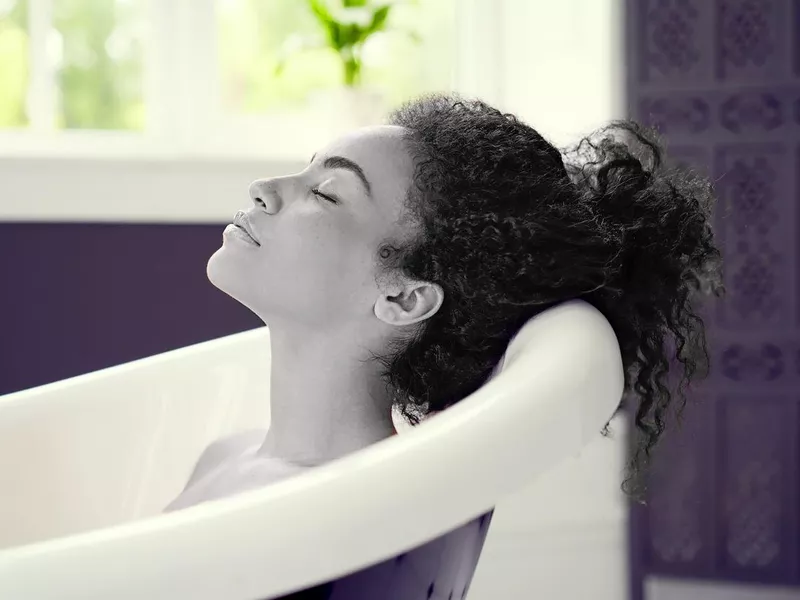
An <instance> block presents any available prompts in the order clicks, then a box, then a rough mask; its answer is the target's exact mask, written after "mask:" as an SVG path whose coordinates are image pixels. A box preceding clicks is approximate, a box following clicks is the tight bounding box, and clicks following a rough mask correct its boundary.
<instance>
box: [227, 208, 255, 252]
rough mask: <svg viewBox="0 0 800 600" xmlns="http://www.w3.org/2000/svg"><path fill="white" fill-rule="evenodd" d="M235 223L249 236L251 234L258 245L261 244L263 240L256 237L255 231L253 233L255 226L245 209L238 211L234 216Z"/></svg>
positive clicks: (251, 237)
mask: <svg viewBox="0 0 800 600" xmlns="http://www.w3.org/2000/svg"><path fill="white" fill-rule="evenodd" d="M233 224H234V225H236V227H238V228H239V229H241V230H242V231H244V232H245V233H246V234H247V235H248V236H250V239H252V240H253V241H254V242H255V243H256V245H258V246H260V245H261V242H259V241H258V238H257V237H256V235H255V233H253V226H252V224H251V223H250V219H248V217H247V213H246V212H244V211H243V210H240V211H239V212H237V213H236V215H235V216H234V217H233Z"/></svg>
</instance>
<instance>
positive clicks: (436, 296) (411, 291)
mask: <svg viewBox="0 0 800 600" xmlns="http://www.w3.org/2000/svg"><path fill="white" fill-rule="evenodd" d="M442 302H444V290H442V287H441V286H440V285H437V284H435V283H426V282H419V281H417V282H413V283H408V284H406V285H405V286H404V287H402V288H394V289H392V290H389V291H388V292H387V293H384V294H382V295H381V296H379V297H378V300H377V301H376V302H375V316H376V317H378V319H380V320H381V321H383V322H384V323H386V324H388V325H395V326H398V327H402V326H405V325H413V324H414V323H419V322H420V321H424V320H425V319H429V318H430V317H432V316H433V315H435V314H436V312H437V311H438V310H439V309H440V308H441V306H442Z"/></svg>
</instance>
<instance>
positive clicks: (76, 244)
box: [0, 223, 261, 394]
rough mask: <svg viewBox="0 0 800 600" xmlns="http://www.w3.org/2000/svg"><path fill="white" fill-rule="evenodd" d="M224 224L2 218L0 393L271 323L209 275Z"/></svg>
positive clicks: (0, 231) (0, 259)
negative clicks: (54, 221) (9, 220)
mask: <svg viewBox="0 0 800 600" xmlns="http://www.w3.org/2000/svg"><path fill="white" fill-rule="evenodd" d="M222 229H223V226H222V225H152V224H68V223H60V224H48V223H37V224H26V223H0V282H2V283H0V290H2V291H0V357H2V358H0V394H4V393H8V392H12V391H16V390H20V389H25V388H29V387H33V386H36V385H40V384H43V383H48V382H51V381H56V380H59V379H63V378H66V377H71V376H73V375H78V374H81V373H87V372H89V371H94V370H97V369H102V368H104V367H108V366H111V365H115V364H120V363H124V362H128V361H131V360H135V359H137V358H142V357H145V356H150V355H152V354H157V353H159V352H164V351H166V350H171V349H174V348H179V347H182V346H187V345H190V344H194V343H197V342H201V341H205V340H209V339H213V338H216V337H220V336H224V335H227V334H230V333H235V332H238V331H244V330H246V329H251V328H253V327H257V326H259V325H261V322H260V321H259V320H258V319H257V318H256V317H255V316H254V315H253V314H252V313H250V312H249V311H248V310H247V309H245V308H243V307H242V306H241V305H239V304H238V303H237V302H235V301H234V300H232V299H231V298H229V297H228V296H226V295H225V294H223V293H222V292H220V291H219V290H217V289H216V288H215V287H214V286H212V285H211V284H210V283H209V282H208V280H207V279H206V274H205V268H206V261H207V260H208V257H209V256H211V254H212V253H213V252H214V251H215V250H216V249H217V248H218V247H219V245H220V243H221V241H222V237H221V236H222Z"/></svg>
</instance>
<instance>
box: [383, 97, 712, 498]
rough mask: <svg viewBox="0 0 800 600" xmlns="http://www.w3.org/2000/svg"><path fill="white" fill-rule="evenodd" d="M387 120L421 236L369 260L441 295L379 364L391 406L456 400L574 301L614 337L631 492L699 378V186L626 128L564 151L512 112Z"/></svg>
mask: <svg viewBox="0 0 800 600" xmlns="http://www.w3.org/2000/svg"><path fill="white" fill-rule="evenodd" d="M389 122H390V123H391V124H394V125H400V126H402V127H404V128H405V129H406V142H407V144H408V148H409V149H410V152H411V154H412V156H413V158H414V163H415V172H414V176H413V185H412V186H411V188H410V190H409V192H408V197H407V214H408V217H409V218H410V219H412V220H413V221H414V222H415V223H416V225H417V234H416V235H415V236H413V238H412V239H410V240H407V241H405V242H397V241H395V242H392V243H388V242H387V244H385V245H384V246H383V247H382V248H381V249H380V251H379V261H380V263H381V264H382V266H383V267H384V272H385V273H387V274H390V273H402V274H404V275H406V276H408V277H410V278H412V279H416V280H422V281H431V282H436V283H438V284H440V285H441V286H442V288H443V290H444V303H443V304H442V306H441V308H440V310H439V311H438V312H437V313H436V314H435V315H434V316H433V317H432V318H430V319H428V320H427V321H425V322H424V323H423V324H422V326H421V327H419V328H418V329H417V330H415V331H414V332H413V333H411V334H410V335H406V336H404V337H403V338H402V339H396V340H394V342H393V344H392V346H391V348H390V350H389V352H387V353H386V354H385V355H382V356H378V357H376V358H377V359H378V360H379V361H380V362H381V363H382V365H383V367H384V370H383V375H384V378H385V380H386V381H387V383H388V384H389V389H390V390H391V393H392V396H393V398H392V399H393V402H394V404H395V405H396V406H397V407H399V409H400V410H401V412H402V414H403V415H404V416H405V417H406V418H407V419H408V420H409V421H410V422H411V423H412V424H417V423H419V421H420V420H421V419H422V418H423V417H424V416H425V415H426V414H428V413H430V412H433V411H441V410H443V409H445V408H447V407H448V406H451V405H453V404H455V403H456V402H458V401H459V400H461V399H462V398H465V397H466V396H468V395H470V394H471V393H472V392H474V391H475V390H477V389H478V388H479V387H480V386H481V385H483V383H484V382H485V381H486V380H487V378H488V377H489V376H490V374H491V372H492V370H493V369H494V368H495V366H496V364H497V362H498V361H499V359H500V357H501V356H502V354H503V353H504V351H505V349H506V347H507V345H508V343H509V342H510V340H511V338H512V337H513V336H514V334H515V333H516V332H517V331H518V330H519V329H520V328H521V327H522V325H524V324H525V323H526V322H527V321H528V320H529V319H530V318H531V317H532V316H534V315H536V314H537V313H539V312H541V311H543V310H545V309H547V308H549V307H551V306H554V305H556V304H558V303H560V302H564V301H566V300H569V299H573V298H581V299H583V300H585V301H587V302H589V303H590V304H592V305H593V306H595V307H596V308H598V309H599V310H600V311H601V312H602V313H603V315H604V316H605V317H606V318H607V319H608V321H609V322H610V324H611V325H612V327H613V328H614V331H615V332H616V335H617V339H618V341H619V344H620V348H621V352H622V360H623V365H624V368H625V395H626V397H633V398H636V399H637V400H638V408H637V409H636V411H635V419H634V422H635V429H636V432H637V433H638V434H639V435H638V436H637V437H638V439H637V441H636V443H635V449H634V452H633V457H632V459H631V462H630V464H629V466H628V473H627V476H626V479H625V481H624V483H623V490H625V491H626V492H627V493H629V494H631V495H636V494H637V493H638V490H637V485H636V484H637V482H640V477H638V476H639V475H641V474H642V473H643V471H644V469H645V467H646V466H647V464H648V462H649V458H650V455H651V450H652V449H653V447H654V446H655V445H656V442H657V441H658V439H659V438H660V437H661V434H662V433H663V431H664V424H665V417H666V414H667V410H668V409H669V407H670V405H672V404H675V402H673V398H677V403H678V405H679V406H678V408H679V409H680V408H682V406H683V404H685V395H684V392H685V389H686V387H687V386H688V385H689V383H690V382H691V381H693V380H694V379H696V378H698V377H702V376H704V375H705V374H706V373H707V370H708V362H709V361H708V352H707V347H706V337H705V329H704V324H703V320H702V318H701V317H700V315H699V314H698V307H697V306H696V300H697V298H698V293H697V292H705V293H711V294H714V295H721V294H722V293H723V286H722V278H721V255H720V252H719V250H718V249H717V247H716V246H715V243H714V236H713V232H712V228H711V223H710V220H711V213H712V208H713V204H714V196H713V194H712V189H711V185H710V184H709V183H708V182H707V181H706V180H704V179H702V178H700V177H697V176H695V175H692V174H691V173H684V172H681V171H678V170H675V169H670V168H668V167H666V166H665V164H664V152H663V149H662V147H661V145H660V143H659V140H658V138H657V136H656V134H655V133H654V132H652V131H649V130H646V129H644V128H642V127H640V126H639V125H637V124H636V123H633V122H630V121H618V122H614V123H612V124H611V125H610V126H609V127H607V128H605V129H603V130H601V131H600V132H598V133H597V134H595V135H593V136H591V137H589V138H586V139H584V140H582V141H581V143H580V144H578V145H577V146H576V147H575V148H573V149H572V150H570V151H567V152H565V153H564V154H562V152H560V151H559V150H558V149H557V148H555V147H554V146H553V145H551V144H550V143H549V142H547V141H546V140H545V139H544V138H543V137H542V136H541V135H539V134H538V133H537V132H536V131H535V130H534V129H533V128H531V127H529V126H528V125H526V124H524V123H522V122H521V121H520V120H518V119H517V118H516V117H514V116H513V115H510V114H504V113H502V112H501V111H499V110H497V109H495V108H492V107H491V106H489V105H487V104H486V103H484V102H481V101H478V100H464V99H461V98H459V97H457V96H452V95H433V96H426V97H423V98H420V99H417V100H414V101H412V102H410V103H408V104H406V105H404V106H402V107H400V108H399V109H397V110H396V111H395V112H394V113H393V114H392V115H391V116H390V119H389ZM387 250H389V251H388V252H387ZM671 366H674V367H678V369H679V371H680V372H681V377H680V382H679V385H678V386H677V389H675V390H674V391H671V390H670V386H669V385H668V378H667V374H668V372H669V371H670V367H671Z"/></svg>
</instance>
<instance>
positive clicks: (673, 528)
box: [627, 0, 800, 599]
mask: <svg viewBox="0 0 800 600" xmlns="http://www.w3.org/2000/svg"><path fill="white" fill-rule="evenodd" d="M627 21H628V29H627V32H628V36H627V42H628V49H627V55H628V57H629V81H628V84H629V85H628V92H629V96H628V102H629V109H630V112H631V114H632V116H634V117H636V118H640V119H642V120H644V121H645V122H648V123H650V124H654V125H657V126H658V127H659V129H661V131H662V132H663V133H664V134H665V135H666V137H667V140H668V141H669V143H670V145H671V147H672V150H673V154H675V155H677V156H678V157H680V158H681V159H683V160H685V161H686V162H690V163H693V164H696V165H698V166H700V167H702V168H703V169H704V170H706V171H707V172H708V173H709V174H710V175H711V176H712V178H713V179H714V181H715V182H716V187H717V190H718V193H719V197H720V199H721V201H722V204H721V207H720V208H721V210H720V211H718V215H717V233H718V235H719V237H720V240H721V243H722V246H723V252H724V254H725V259H726V285H727V288H728V297H727V298H726V299H725V300H724V301H722V302H720V303H718V304H717V305H716V306H714V307H713V310H711V311H710V313H709V326H710V327H711V334H712V344H713V350H712V351H713V359H714V361H713V362H714V374H713V376H712V378H711V379H710V381H709V382H708V383H707V384H705V385H703V386H702V387H701V389H698V390H695V392H694V394H693V398H691V400H692V402H691V404H692V407H691V409H690V410H689V411H688V412H687V417H686V420H685V425H684V427H683V428H682V429H680V430H673V431H672V432H671V433H670V435H669V436H668V439H667V440H666V443H665V445H664V447H663V448H661V452H660V454H659V457H658V459H657V461H656V464H655V467H654V470H653V473H652V477H651V489H650V493H649V502H648V505H647V506H646V507H641V506H635V507H633V508H632V514H631V561H632V567H633V569H632V575H633V577H632V592H633V593H632V596H633V598H634V599H639V598H641V597H642V581H643V579H644V578H645V577H646V576H647V575H651V574H652V575H660V576H670V577H678V578H692V579H714V580H727V581H749V582H758V583H763V584H780V585H795V586H796V585H800V524H799V522H798V521H799V520H800V302H799V301H798V300H800V261H799V260H798V256H800V245H799V244H798V233H800V0H629V1H628V2H627ZM726 212H727V214H724V213H726Z"/></svg>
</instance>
